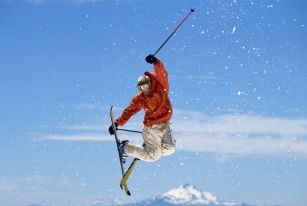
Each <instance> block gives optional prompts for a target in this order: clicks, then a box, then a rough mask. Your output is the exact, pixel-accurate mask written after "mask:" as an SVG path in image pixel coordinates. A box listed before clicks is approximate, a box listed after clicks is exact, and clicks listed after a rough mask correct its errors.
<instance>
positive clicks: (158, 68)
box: [146, 54, 169, 92]
mask: <svg viewBox="0 0 307 206" xmlns="http://www.w3.org/2000/svg"><path fill="white" fill-rule="evenodd" d="M146 61H147V62H148V63H150V64H153V66H154V69H155V73H156V75H157V79H158V80H159V82H160V83H161V84H162V86H163V87H164V88H165V89H166V91H167V92H168V87H169V86H168V73H167V71H166V69H165V67H164V65H163V63H162V61H161V60H159V59H157V58H156V57H155V56H153V55H152V54H150V55H148V56H147V57H146Z"/></svg>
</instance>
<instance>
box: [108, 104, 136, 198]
mask: <svg viewBox="0 0 307 206" xmlns="http://www.w3.org/2000/svg"><path fill="white" fill-rule="evenodd" d="M112 110H113V106H112V107H111V109H110V119H111V122H112V126H113V130H114V137H115V142H116V148H117V152H118V158H119V162H120V168H121V172H122V179H121V181H120V188H121V189H124V191H125V193H126V194H127V195H129V196H130V195H131V193H130V191H129V189H128V186H127V181H128V178H129V176H130V174H131V172H132V170H133V169H134V167H135V165H136V163H137V162H138V160H139V159H137V158H135V159H134V160H133V161H132V163H131V165H130V166H129V168H128V170H127V171H126V172H125V168H124V162H123V161H122V160H121V157H120V152H119V145H120V143H121V140H120V139H119V138H118V135H117V132H116V125H115V121H114V116H113V111H112Z"/></svg>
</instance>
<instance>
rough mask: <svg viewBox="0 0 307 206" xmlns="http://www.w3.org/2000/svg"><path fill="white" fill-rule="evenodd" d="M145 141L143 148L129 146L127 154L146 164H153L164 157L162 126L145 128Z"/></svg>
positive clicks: (126, 147) (126, 149)
mask: <svg viewBox="0 0 307 206" xmlns="http://www.w3.org/2000/svg"><path fill="white" fill-rule="evenodd" d="M143 139H144V144H143V146H139V145H132V144H127V145H126V146H125V153H126V154H127V155H129V156H132V157H135V158H138V159H140V160H143V161H146V162H153V161H156V160H158V159H159V158H160V157H162V139H163V132H162V131H161V129H160V125H153V126H151V127H147V126H145V127H144V129H143Z"/></svg>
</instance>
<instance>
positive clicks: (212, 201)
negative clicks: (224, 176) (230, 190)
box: [122, 184, 251, 206]
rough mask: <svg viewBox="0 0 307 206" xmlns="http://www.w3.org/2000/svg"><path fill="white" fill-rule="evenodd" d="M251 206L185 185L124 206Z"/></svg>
mask: <svg viewBox="0 0 307 206" xmlns="http://www.w3.org/2000/svg"><path fill="white" fill-rule="evenodd" d="M175 205H176V206H251V205H248V204H245V203H240V204H236V203H227V202H222V201H220V200H218V198H217V197H216V196H214V195H213V194H211V193H209V192H202V191H200V190H199V189H197V188H196V187H194V186H193V185H189V184H185V185H181V186H180V187H178V188H176V189H173V190H170V191H168V192H166V193H164V194H162V195H159V196H157V197H155V198H152V199H147V200H144V201H141V202H137V203H133V204H125V205H122V206H175Z"/></svg>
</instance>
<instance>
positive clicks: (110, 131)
mask: <svg viewBox="0 0 307 206" xmlns="http://www.w3.org/2000/svg"><path fill="white" fill-rule="evenodd" d="M115 127H116V130H117V127H118V124H117V123H116V122H115ZM109 133H110V135H113V134H114V133H115V131H114V128H113V125H111V126H110V127H109Z"/></svg>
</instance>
